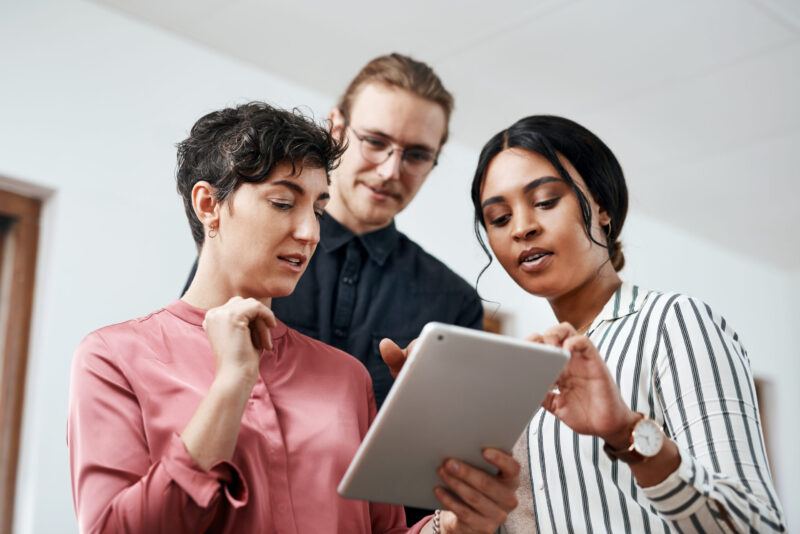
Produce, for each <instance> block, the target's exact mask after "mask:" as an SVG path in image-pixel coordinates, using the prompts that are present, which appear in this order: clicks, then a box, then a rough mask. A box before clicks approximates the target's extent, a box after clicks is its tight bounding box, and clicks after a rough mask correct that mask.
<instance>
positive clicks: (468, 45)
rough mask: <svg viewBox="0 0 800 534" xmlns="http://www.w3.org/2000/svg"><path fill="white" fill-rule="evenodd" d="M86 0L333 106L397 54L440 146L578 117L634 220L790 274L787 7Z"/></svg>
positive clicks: (796, 102) (793, 195)
mask: <svg viewBox="0 0 800 534" xmlns="http://www.w3.org/2000/svg"><path fill="white" fill-rule="evenodd" d="M96 1H97V2H99V3H101V4H104V5H107V6H110V7H112V8H115V9H117V10H120V11H122V12H124V13H126V14H128V15H131V16H133V17H135V18H138V19H140V20H144V21H147V22H150V23H152V24H154V25H157V26H160V27H162V28H164V29H166V30H169V31H171V32H174V33H176V34H179V35H182V36H184V37H187V38H189V39H191V40H193V41H195V42H198V43H202V44H203V45H206V46H208V47H210V48H212V49H215V50H218V51H220V52H223V53H225V54H228V55H230V56H232V57H235V58H238V59H240V60H243V61H246V62H248V63H251V64H253V65H256V66H258V67H260V68H263V69H264V70H266V71H269V72H271V73H274V74H277V75H279V76H282V77H284V78H287V79H290V80H293V81H295V82H298V83H300V84H302V85H305V86H308V87H310V88H312V89H315V90H317V91H319V92H322V93H325V94H328V95H331V96H332V97H334V96H337V95H338V94H339V93H340V91H342V90H343V88H344V87H345V86H346V85H347V82H348V81H349V80H350V78H351V77H352V76H353V75H355V73H356V72H357V71H358V69H359V68H360V67H361V65H362V64H363V63H365V62H366V61H367V60H368V59H370V58H372V57H374V56H376V55H380V54H383V53H387V52H390V51H399V52H403V53H407V54H410V55H412V56H414V57H416V58H418V59H422V60H424V61H426V62H428V63H430V64H431V65H432V66H433V67H434V68H435V69H436V70H437V72H438V73H439V74H440V76H441V77H442V79H443V80H444V82H445V84H446V85H447V86H448V88H449V89H450V90H451V91H452V92H453V93H454V94H455V96H456V111H455V113H454V115H453V120H452V125H451V132H452V139H454V140H456V141H458V142H460V143H462V144H464V145H467V146H469V147H472V148H475V149H480V147H481V146H482V144H483V143H484V142H485V141H486V140H487V139H488V138H489V137H490V136H491V135H492V134H493V133H495V132H496V131H498V130H500V129H502V128H504V127H506V126H508V125H509V124H510V123H511V122H513V121H514V120H516V119H518V118H520V117H522V116H524V115H529V114H534V113H550V114H559V115H564V116H567V117H570V118H573V119H576V120H577V121H579V122H581V123H583V124H585V125H586V126H588V127H589V128H590V129H592V130H594V131H595V132H596V133H598V134H599V135H600V136H601V137H602V138H603V139H604V140H605V141H606V142H607V143H608V144H609V145H610V146H611V148H612V149H613V150H614V151H615V153H616V154H617V156H618V157H619V159H620V160H621V162H622V165H623V167H624V169H625V172H626V176H627V178H628V183H629V187H630V190H631V205H632V207H633V209H635V210H636V211H637V212H639V213H644V214H646V215H648V216H651V217H654V218H657V219H659V220H662V221H664V222H666V223H668V224H670V225H673V226H676V227H679V228H682V229H684V230H687V231H689V232H691V233H692V234H694V235H696V236H700V237H702V238H705V239H708V240H710V241H713V242H715V243H717V244H720V245H722V246H725V247H727V248H729V249H733V250H736V251H738V252H739V253H742V254H746V255H748V256H752V257H753V258H754V259H756V260H759V261H765V262H769V263H771V264H773V265H776V266H779V267H781V268H784V269H787V270H790V271H800V238H798V237H797V231H796V229H795V228H794V227H793V223H794V219H795V218H796V216H795V214H797V213H798V209H797V203H798V198H799V197H800V180H797V179H796V178H797V177H798V168H800V1H798V0H701V1H696V0H673V1H670V2H639V1H635V0H604V1H603V2H597V1H592V0H536V1H532V0H495V1H494V2H492V3H491V4H490V3H489V2H486V1H483V0H462V1H460V2H458V3H454V2H445V1H443V0H407V1H406V2H403V3H397V2H394V3H388V2H376V1H371V2H366V1H357V0H339V1H337V2H321V1H318V0H294V1H292V2H265V1H264V0H137V1H136V2H130V1H127V0H96Z"/></svg>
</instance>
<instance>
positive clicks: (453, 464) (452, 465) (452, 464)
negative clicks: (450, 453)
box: [447, 460, 461, 473]
mask: <svg viewBox="0 0 800 534" xmlns="http://www.w3.org/2000/svg"><path fill="white" fill-rule="evenodd" d="M447 470H448V471H450V472H451V473H458V472H459V471H460V470H461V463H459V462H457V461H455V460H450V461H449V462H447Z"/></svg>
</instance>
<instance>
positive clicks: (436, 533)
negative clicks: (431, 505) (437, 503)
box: [433, 508, 442, 534]
mask: <svg viewBox="0 0 800 534" xmlns="http://www.w3.org/2000/svg"><path fill="white" fill-rule="evenodd" d="M441 515H442V511H441V510H439V509H438V508H437V509H436V511H435V512H434V513H433V534H439V533H440V532H441V530H439V527H440V526H441V523H440V521H441Z"/></svg>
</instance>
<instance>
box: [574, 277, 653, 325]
mask: <svg viewBox="0 0 800 534" xmlns="http://www.w3.org/2000/svg"><path fill="white" fill-rule="evenodd" d="M648 293H649V291H646V290H644V289H642V288H640V287H639V286H635V285H633V284H629V283H627V282H622V285H621V286H619V288H618V289H617V290H616V291H615V292H614V294H613V295H611V298H610V299H608V302H606V305H605V306H603V309H602V311H600V313H599V314H598V315H597V317H595V318H594V321H592V324H591V325H590V326H589V330H588V332H587V333H586V335H587V336H590V335H591V334H592V332H593V331H594V330H595V328H597V327H598V326H600V324H602V323H603V321H614V320H616V319H619V318H621V317H625V316H626V315H630V314H632V313H636V312H638V311H639V310H640V309H642V305H644V301H645V300H646V299H647V294H648Z"/></svg>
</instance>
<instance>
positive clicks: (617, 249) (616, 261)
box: [608, 241, 625, 272]
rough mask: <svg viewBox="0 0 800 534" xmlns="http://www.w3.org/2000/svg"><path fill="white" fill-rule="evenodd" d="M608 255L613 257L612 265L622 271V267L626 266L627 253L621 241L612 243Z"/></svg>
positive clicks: (616, 269)
mask: <svg viewBox="0 0 800 534" xmlns="http://www.w3.org/2000/svg"><path fill="white" fill-rule="evenodd" d="M608 257H609V258H611V265H613V266H614V270H615V271H617V272H620V271H621V270H622V268H623V267H625V255H624V254H623V253H622V243H620V242H619V241H614V242H613V243H610V247H609V249H608Z"/></svg>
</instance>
